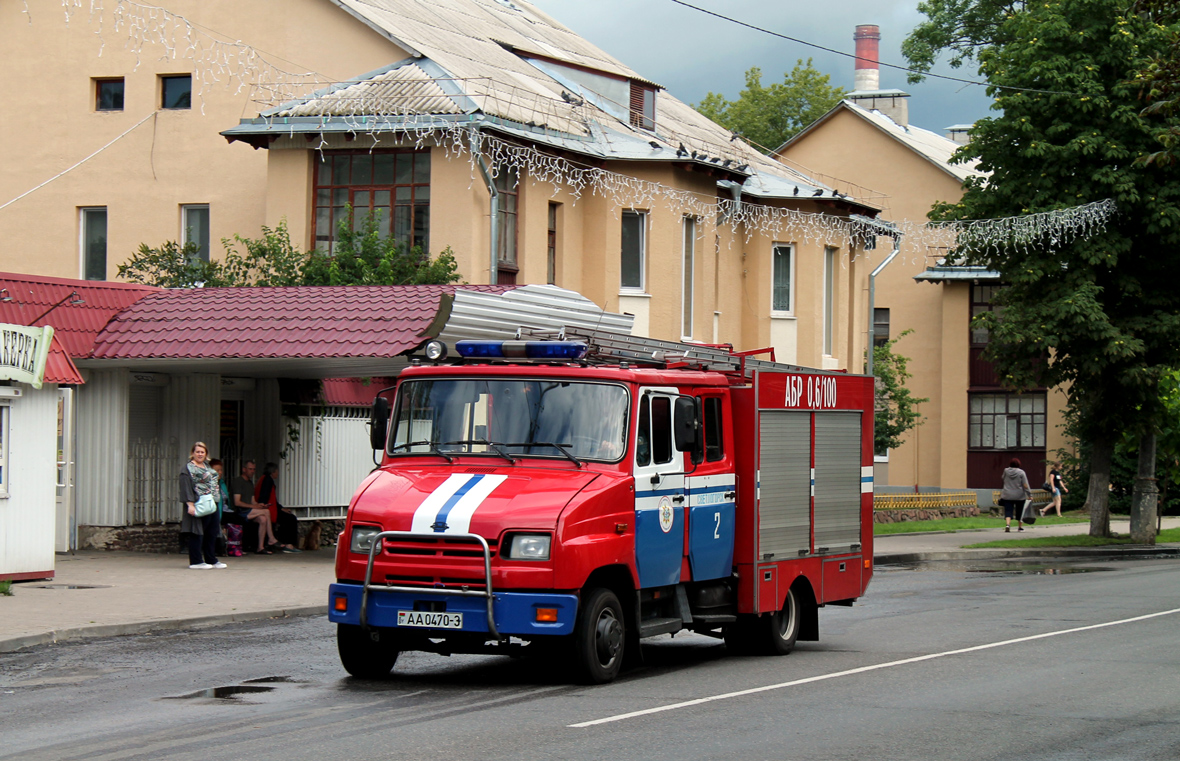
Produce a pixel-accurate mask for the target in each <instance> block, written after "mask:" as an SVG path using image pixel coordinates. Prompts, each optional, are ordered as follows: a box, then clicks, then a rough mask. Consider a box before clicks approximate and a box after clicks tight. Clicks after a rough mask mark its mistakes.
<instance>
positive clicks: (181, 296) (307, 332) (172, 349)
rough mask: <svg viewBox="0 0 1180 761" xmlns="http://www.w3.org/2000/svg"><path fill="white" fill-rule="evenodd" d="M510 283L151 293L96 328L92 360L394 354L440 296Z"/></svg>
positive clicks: (415, 341) (499, 289) (418, 339)
mask: <svg viewBox="0 0 1180 761" xmlns="http://www.w3.org/2000/svg"><path fill="white" fill-rule="evenodd" d="M512 288H513V286H496V285H462V286H460V285H373V286H301V287H293V288H194V289H186V290H167V291H157V292H154V293H151V294H148V295H146V296H145V297H143V298H142V299H140V300H138V301H136V302H135V303H134V304H131V305H130V306H128V307H127V308H126V309H124V310H123V311H122V312H120V313H119V314H118V315H116V316H115V317H114V319H112V320H111V321H110V322H109V323H108V324H107V325H106V327H105V328H104V329H103V330H102V332H101V333H100V334H99V336H98V338H97V340H96V342H95V346H94V352H93V354H92V355H91V357H92V358H93V359H114V360H128V359H185V360H201V359H271V358H289V359H305V358H307V359H316V358H322V359H326V358H348V357H393V356H396V355H398V354H400V353H402V352H404V351H407V350H409V349H413V348H415V347H416V346H418V345H419V344H420V343H422V341H423V338H422V333H423V331H424V330H425V329H426V328H427V327H428V326H429V325H430V324H431V322H432V321H433V320H434V319H435V316H436V315H437V313H438V308H439V299H440V297H441V296H442V295H443V294H448V293H454V292H455V291H456V290H459V289H463V290H471V291H482V292H484V293H504V292H505V291H508V290H511V289H512Z"/></svg>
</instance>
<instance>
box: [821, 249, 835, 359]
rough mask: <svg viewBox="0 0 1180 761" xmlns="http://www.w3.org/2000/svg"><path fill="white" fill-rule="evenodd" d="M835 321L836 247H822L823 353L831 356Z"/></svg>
mask: <svg viewBox="0 0 1180 761" xmlns="http://www.w3.org/2000/svg"><path fill="white" fill-rule="evenodd" d="M835 321H836V249H834V248H832V247H831V246H828V247H825V248H824V354H825V355H827V356H829V357H830V356H832V334H833V332H834V330H833V323H834V322H835Z"/></svg>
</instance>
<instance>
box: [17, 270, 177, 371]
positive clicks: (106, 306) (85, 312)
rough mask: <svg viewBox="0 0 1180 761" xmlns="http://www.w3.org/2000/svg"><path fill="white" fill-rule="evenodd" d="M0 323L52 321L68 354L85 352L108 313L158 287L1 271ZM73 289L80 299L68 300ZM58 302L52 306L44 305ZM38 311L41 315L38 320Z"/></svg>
mask: <svg viewBox="0 0 1180 761" xmlns="http://www.w3.org/2000/svg"><path fill="white" fill-rule="evenodd" d="M0 289H3V290H0V322H6V323H10V324H13V325H29V326H31V327H40V326H43V325H52V326H53V330H54V338H55V339H56V340H57V341H58V342H60V343H61V347H62V348H63V349H64V350H65V352H66V354H68V355H69V356H71V357H88V356H90V352H91V350H92V349H93V348H94V339H95V337H96V336H98V333H99V331H101V330H102V329H103V326H105V325H106V324H107V322H109V321H110V319H111V318H112V317H114V316H115V315H116V314H118V313H119V312H121V311H122V310H123V309H125V308H127V307H128V306H129V305H131V304H134V303H135V302H136V301H139V300H140V299H142V298H143V297H144V296H147V295H148V294H152V293H161V292H162V291H161V290H160V289H159V288H152V287H150V286H146V285H129V284H127V283H107V282H99V281H91V280H72V279H68V278H57V277H41V276H39V275H17V274H13V273H8V272H2V273H0ZM74 293H77V294H78V298H79V299H81V301H82V302H83V303H73V302H74V299H73V298H71V296H72V294H74ZM58 302H62V303H61V305H60V306H58V307H56V308H55V309H53V310H52V311H49V312H48V313H47V314H46V312H47V310H49V309H50V307H53V305H54V304H57V303H58ZM40 315H45V316H44V317H42V318H41V319H37V318H38V317H39V316H40Z"/></svg>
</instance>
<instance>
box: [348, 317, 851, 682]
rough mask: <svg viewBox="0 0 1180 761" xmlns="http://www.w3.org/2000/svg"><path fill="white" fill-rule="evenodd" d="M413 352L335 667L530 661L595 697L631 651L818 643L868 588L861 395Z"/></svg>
mask: <svg viewBox="0 0 1180 761" xmlns="http://www.w3.org/2000/svg"><path fill="white" fill-rule="evenodd" d="M556 338H557V339H561V340H553V337H550V339H549V340H517V341H507V342H502V341H490V342H488V341H483V342H481V341H460V342H458V343H457V344H456V346H455V348H456V349H457V351H458V354H459V358H458V359H457V360H455V361H451V360H447V359H446V358H445V357H446V347H445V346H443V345H441V344H435V345H427V346H426V358H424V359H423V360H422V361H420V362H418V363H417V364H416V365H415V366H412V367H410V368H407V369H406V370H405V371H404V372H403V373H402V374H401V376H400V377H399V379H398V384H397V386H396V387H395V389H388V390H387V391H394V390H396V395H395V396H394V398H393V403H392V414H391V410H390V403H389V401H388V400H387V399H386V398H385V397H384V396H379V397H378V398H377V400H376V401H375V402H374V406H373V416H372V420H371V423H372V430H371V434H372V437H373V446H374V449H381V450H383V452H384V455H383V457H382V460H381V465H380V467H379V468H377V469H376V470H374V471H373V473H372V474H371V475H370V476H369V477H368V478H367V479H366V480H365V481H364V482H363V483H362V484H361V486H360V488H359V489H358V490H357V492H356V494H355V496H354V497H353V498H352V503H351V505H350V506H349V509H348V520H347V524H346V527H345V530H344V533H343V534H342V535H341V540H340V543H339V545H338V547H337V557H336V578H337V581H336V583H335V584H332V585H331V588H330V592H329V619H330V620H331V621H332V622H333V623H335V624H337V641H338V646H339V652H340V659H341V661H342V663H343V665H344V668H345V669H346V670H347V671H348V672H349V673H350V674H353V675H354V676H358V677H364V678H383V677H387V676H388V675H389V673H390V671H391V670H392V668H393V666H394V662H395V661H396V659H397V657H398V654H399V653H400V652H402V651H406V650H424V651H429V652H434V653H442V654H450V653H508V654H510V653H514V652H519V651H522V650H524V651H530V650H531V651H534V652H547V653H551V654H552V655H554V656H556V657H563V658H565V659H567V660H568V662H569V663H571V664H572V665H573V666H574V667H575V668H576V670H577V672H578V674H579V676H580V678H581V679H583V680H584V681H586V682H589V683H603V682H608V681H610V680H612V679H614V678H615V676H617V675H618V673H619V670H620V668H621V666H622V664H623V662H624V660H625V659H626V660H633V659H634V658H635V657H636V656H638V654H639V643H640V640H641V639H642V638H645V637H651V636H655V635H659V634H665V633H672V632H677V631H680V630H682V629H689V630H692V631H696V632H699V633H701V634H706V635H710V636H715V637H723V638H724V640H725V642H726V645H727V646H728V647H730V648H732V649H734V650H737V651H760V652H768V653H779V654H785V653H787V652H789V651H790V650H791V649H792V647H793V646H794V644H795V642H796V640H797V639H802V640H816V639H818V638H819V613H818V609H819V608H820V607H823V606H825V605H851V604H852V602H853V601H854V600H855V599H856V598H858V597H860V596H861V595H862V594H863V593H864V591H865V588H866V587H867V585H868V583H869V579H870V577H871V575H872V536H873V533H872V524H871V521H872V490H873V489H872V463H873V446H872V444H873V383H872V379H871V378H869V377H867V376H859V375H849V374H846V373H841V372H830V371H820V370H808V369H803V368H798V367H792V366H788V365H783V364H777V363H774V362H768V361H763V360H756V359H753V358H751V357H750V356H748V355H742V354H738V353H733V352H729V351H725V350H723V349H718V348H711V347H703V346H697V345H692V344H681V343H676V342H668V341H656V340H652V339H644V338H633V337H631V336H620V335H617V334H607V333H603V332H597V331H591V330H584V331H579V332H576V333H575V332H571V331H563V335H560V336H557V337H556Z"/></svg>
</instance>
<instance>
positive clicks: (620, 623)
mask: <svg viewBox="0 0 1180 761" xmlns="http://www.w3.org/2000/svg"><path fill="white" fill-rule="evenodd" d="M573 636H574V639H573V646H574V666H575V668H576V671H577V676H578V678H579V681H580V682H582V683H583V684H606V683H607V682H610V681H612V680H613V679H614V678H615V677H617V676H618V675H619V671H620V670H621V669H622V667H623V658H624V657H625V655H626V649H627V647H626V642H627V627H626V623H625V621H624V618H623V606H622V605H621V604H619V598H618V597H616V596H615V593H614V592H612V591H610V590H609V589H590V590H587V592H586V593H585V594H583V595H582V604H581V605H580V606H579V610H578V619H577V622H576V623H575V624H574V635H573Z"/></svg>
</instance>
